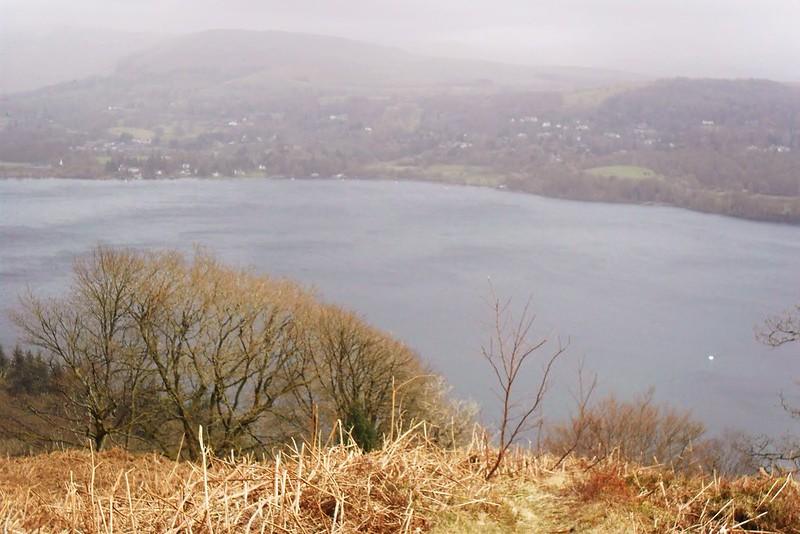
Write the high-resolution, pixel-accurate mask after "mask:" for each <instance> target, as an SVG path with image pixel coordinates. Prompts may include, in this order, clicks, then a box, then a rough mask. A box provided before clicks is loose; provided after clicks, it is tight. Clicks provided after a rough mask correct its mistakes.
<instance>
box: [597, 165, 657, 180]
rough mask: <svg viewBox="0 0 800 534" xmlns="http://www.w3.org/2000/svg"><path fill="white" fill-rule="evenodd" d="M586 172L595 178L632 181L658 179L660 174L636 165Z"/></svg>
mask: <svg viewBox="0 0 800 534" xmlns="http://www.w3.org/2000/svg"><path fill="white" fill-rule="evenodd" d="M586 172H587V173H589V174H591V175H593V176H602V177H604V178H612V177H613V178H628V179H630V180H647V179H650V178H656V177H658V174H657V173H656V172H655V171H654V170H653V169H648V168H647V167H637V166H636V165H609V166H607V167H594V168H592V169H586Z"/></svg>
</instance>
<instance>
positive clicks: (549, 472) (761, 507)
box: [0, 436, 800, 534]
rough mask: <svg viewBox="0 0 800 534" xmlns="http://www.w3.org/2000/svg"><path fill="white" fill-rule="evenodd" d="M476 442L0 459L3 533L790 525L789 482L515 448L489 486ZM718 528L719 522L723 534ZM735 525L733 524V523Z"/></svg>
mask: <svg viewBox="0 0 800 534" xmlns="http://www.w3.org/2000/svg"><path fill="white" fill-rule="evenodd" d="M485 453H486V451H485V450H481V449H480V448H478V447H471V448H464V449H459V450H455V451H450V450H442V449H440V448H437V447H435V446H433V445H431V444H429V443H425V442H423V441H421V440H419V438H415V437H408V436H407V437H405V438H401V439H399V440H396V441H394V442H392V443H389V444H387V445H385V446H384V448H383V449H382V450H380V451H376V452H373V453H370V454H362V453H360V452H359V451H358V450H357V449H356V448H354V447H334V448H325V447H320V448H314V447H308V446H302V447H300V448H299V449H298V450H295V451H293V452H289V453H285V454H281V455H279V456H278V457H277V458H276V459H275V460H269V461H264V462H255V461H230V460H222V459H214V458H209V459H208V461H207V462H205V463H200V464H195V463H188V462H184V463H175V462H173V461H170V460H168V459H165V458H164V457H161V456H156V455H150V456H133V455H130V454H128V453H124V452H121V451H108V452H103V453H100V454H96V455H92V454H90V453H88V452H78V451H71V452H57V453H52V454H48V455H41V456H34V457H27V458H17V459H2V460H0V524H2V525H4V529H5V530H4V531H6V532H30V531H34V530H35V531H38V532H63V531H77V532H132V531H134V532H186V531H192V532H212V531H213V532H359V533H389V532H438V533H444V532H467V533H469V532H480V533H481V534H489V533H492V532H526V533H528V532H608V533H611V532H653V533H655V532H659V533H661V532H686V531H690V532H731V531H737V532H743V531H748V530H751V531H759V532H764V531H769V532H800V488H799V487H798V484H797V483H796V482H794V481H793V480H792V479H791V478H780V477H779V478H758V479H756V478H740V479H736V480H726V479H720V478H715V477H711V476H709V477H700V476H691V477H686V476H680V475H676V474H675V473H673V472H671V471H668V470H666V469H659V468H650V469H644V468H640V467H636V466H633V465H629V464H626V463H622V462H618V461H614V460H604V461H602V462H595V463H589V462H587V461H584V460H579V459H569V460H568V461H566V462H565V463H563V464H562V465H561V466H560V467H558V468H556V469H553V468H552V466H553V464H554V463H555V461H554V460H553V459H552V458H549V457H535V456H532V455H528V454H522V453H519V454H516V455H514V456H513V457H509V458H508V462H507V463H506V464H505V470H504V471H503V472H501V473H500V474H499V475H498V476H497V477H495V478H494V479H492V481H490V482H486V481H485V480H484V477H483V473H482V469H481V465H482V463H483V462H482V460H483V458H484V456H483V455H484V454H485ZM722 529H728V530H722ZM737 529H738V530H737Z"/></svg>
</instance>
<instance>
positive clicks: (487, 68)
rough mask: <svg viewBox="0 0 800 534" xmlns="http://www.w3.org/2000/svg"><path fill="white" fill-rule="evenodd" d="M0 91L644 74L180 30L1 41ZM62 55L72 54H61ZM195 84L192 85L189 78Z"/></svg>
mask: <svg viewBox="0 0 800 534" xmlns="http://www.w3.org/2000/svg"><path fill="white" fill-rule="evenodd" d="M0 49H2V50H5V51H7V53H4V54H0V67H1V68H0V70H2V72H4V73H5V74H6V75H5V76H3V77H2V78H1V79H0V94H2V93H11V92H19V91H26V90H32V89H36V88H39V87H43V86H47V85H52V84H57V83H60V82H67V81H75V80H80V79H82V78H87V77H92V76H109V75H112V74H115V75H116V76H117V77H119V78H120V79H124V80H126V81H128V82H133V83H139V82H145V83H150V82H152V81H153V79H154V78H159V79H161V78H164V79H170V80H172V81H173V82H176V81H177V82H180V83H190V84H193V85H198V84H199V85H203V86H208V85H213V84H216V83H226V84H231V85H241V86H243V87H249V88H256V87H259V86H261V87H269V88H272V89H275V88H277V87H286V86H289V87H291V86H295V85H298V84H299V85H302V86H308V85H309V84H310V85H315V84H321V85H326V86H329V85H334V86H338V87H345V86H349V87H361V88H368V87H373V88H374V87H389V86H396V87H397V86H400V87H413V86H423V87H424V86H437V85H467V86H476V85H483V86H487V85H488V86H496V87H497V88H501V87H515V88H525V89H536V90H570V89H578V88H588V87H598V86H604V85H609V84H614V83H619V82H621V81H631V80H639V79H641V78H642V77H641V76H639V75H636V74H633V73H623V72H617V71H611V70H603V69H591V68H579V67H553V66H548V67H530V66H521V65H512V64H506V63H500V62H493V61H483V60H469V59H450V58H442V57H431V56H426V55H422V54H416V53H410V52H407V51H405V50H402V49H400V48H396V47H390V46H383V45H377V44H371V43H366V42H361V41H355V40H351V39H345V38H341V37H330V36H323V35H313V34H303V33H290V32H280V31H246V30H208V31H202V32H196V33H191V34H185V35H179V36H165V35H156V34H139V33H128V32H113V31H94V30H87V31H77V30H62V31H55V32H48V33H46V34H41V35H24V34H4V36H3V37H2V38H0ZM65 58H66V60H65ZM190 80H191V81H190Z"/></svg>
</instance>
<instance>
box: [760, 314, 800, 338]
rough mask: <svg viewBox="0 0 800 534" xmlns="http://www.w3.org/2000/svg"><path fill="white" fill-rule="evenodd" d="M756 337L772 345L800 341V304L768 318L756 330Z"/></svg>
mask: <svg viewBox="0 0 800 534" xmlns="http://www.w3.org/2000/svg"><path fill="white" fill-rule="evenodd" d="M756 337H757V338H758V339H759V340H760V341H761V342H762V343H764V344H766V345H769V346H771V347H780V346H781V345H785V344H786V343H792V342H795V341H800V306H795V308H794V310H788V311H786V312H784V313H783V314H780V315H774V316H772V317H770V318H768V319H767V320H766V321H765V323H764V325H763V327H762V328H760V329H759V330H758V331H757V332H756Z"/></svg>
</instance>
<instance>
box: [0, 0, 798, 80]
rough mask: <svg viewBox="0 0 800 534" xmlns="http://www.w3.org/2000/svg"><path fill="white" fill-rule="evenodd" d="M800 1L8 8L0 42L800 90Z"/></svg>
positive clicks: (141, 0) (398, 0)
mask: <svg viewBox="0 0 800 534" xmlns="http://www.w3.org/2000/svg"><path fill="white" fill-rule="evenodd" d="M798 22H800V0H758V1H757V0H395V1H389V0H328V1H322V0H316V1H315V0H224V1H223V0H0V31H15V30H24V31H39V30H48V29H52V28H54V27H63V26H71V27H76V26H77V27H97V28H114V29H120V30H134V31H147V32H159V33H183V32H190V31H196V30H202V29H209V28H247V29H265V30H266V29H281V30H289V31H304V32H313V33H322V34H329V35H339V36H344V37H350V38H354V39H360V40H367V41H373V42H379V43H383V44H392V45H399V46H402V47H404V48H407V49H411V50H414V51H418V52H426V53H435V54H437V55H450V56H468V57H480V58H485V59H495V60H503V61H508V62H515V63H529V64H536V65H556V64H560V65H576V66H589V67H603V68H614V69H622V70H628V71H634V72H640V73H644V74H653V75H689V76H729V77H751V76H752V77H770V78H777V79H790V80H800V62H798V61H797V58H798V57H800V31H798V29H797V28H798Z"/></svg>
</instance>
